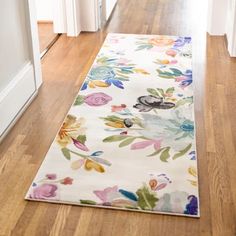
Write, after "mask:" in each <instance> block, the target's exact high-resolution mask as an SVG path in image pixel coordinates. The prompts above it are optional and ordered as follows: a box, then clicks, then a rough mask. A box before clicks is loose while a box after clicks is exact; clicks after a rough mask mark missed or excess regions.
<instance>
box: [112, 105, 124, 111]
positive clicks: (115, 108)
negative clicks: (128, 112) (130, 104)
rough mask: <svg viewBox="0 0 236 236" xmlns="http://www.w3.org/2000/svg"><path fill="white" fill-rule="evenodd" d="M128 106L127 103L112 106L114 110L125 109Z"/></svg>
mask: <svg viewBox="0 0 236 236" xmlns="http://www.w3.org/2000/svg"><path fill="white" fill-rule="evenodd" d="M125 108H126V105H125V104H121V105H120V106H115V105H114V106H111V111H112V112H117V111H123V110H124V109H125Z"/></svg>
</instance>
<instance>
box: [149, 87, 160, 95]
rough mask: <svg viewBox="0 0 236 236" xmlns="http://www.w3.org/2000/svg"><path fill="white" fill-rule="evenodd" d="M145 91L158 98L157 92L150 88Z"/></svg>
mask: <svg viewBox="0 0 236 236" xmlns="http://www.w3.org/2000/svg"><path fill="white" fill-rule="evenodd" d="M147 91H148V92H149V93H150V94H152V95H154V96H159V94H158V92H157V91H156V89H152V88H148V89H147Z"/></svg>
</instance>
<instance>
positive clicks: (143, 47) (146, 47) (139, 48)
mask: <svg viewBox="0 0 236 236" xmlns="http://www.w3.org/2000/svg"><path fill="white" fill-rule="evenodd" d="M150 48H153V46H152V45H151V44H142V45H140V46H139V47H138V48H137V49H136V51H139V50H143V49H150Z"/></svg>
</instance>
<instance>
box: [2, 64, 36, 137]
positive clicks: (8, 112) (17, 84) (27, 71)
mask: <svg viewBox="0 0 236 236" xmlns="http://www.w3.org/2000/svg"><path fill="white" fill-rule="evenodd" d="M36 94H37V89H36V87H35V80H34V68H33V65H32V63H30V62H28V63H27V64H26V65H25V66H24V67H23V68H22V69H21V71H20V72H19V73H18V74H17V75H16V76H15V77H14V78H13V79H12V80H11V82H10V83H9V84H8V85H7V87H6V88H5V89H4V90H3V91H2V92H1V93H0V114H1V118H0V119H1V121H0V141H1V140H2V139H3V137H5V135H6V134H7V133H8V132H9V130H10V129H11V128H12V127H13V125H14V124H15V122H16V121H17V120H18V119H19V117H20V116H21V114H22V113H23V111H24V110H25V109H26V108H27V107H28V105H29V104H30V102H31V101H32V100H33V98H34V96H35V95H36Z"/></svg>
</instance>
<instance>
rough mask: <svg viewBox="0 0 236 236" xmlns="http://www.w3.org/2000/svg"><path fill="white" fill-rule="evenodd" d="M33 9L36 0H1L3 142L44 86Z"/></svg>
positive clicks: (0, 120)
mask: <svg viewBox="0 0 236 236" xmlns="http://www.w3.org/2000/svg"><path fill="white" fill-rule="evenodd" d="M29 9H33V11H29ZM34 9H35V8H34V0H21V1H18V0H11V1H9V0H2V1H1V8H0V14H1V21H0V27H1V29H2V30H1V31H0V42H1V43H0V51H1V54H0V78H1V79H0V141H1V140H2V138H3V137H4V136H5V134H6V133H7V132H8V131H9V130H10V128H11V127H12V126H13V125H14V123H15V122H16V120H17V119H18V118H19V117H20V115H21V114H22V112H23V111H24V110H25V108H26V107H27V106H28V105H29V104H30V102H31V101H32V99H33V98H34V96H35V95H36V94H37V90H38V88H39V87H40V85H41V83H42V78H41V66H40V54H39V43H38V34H37V25H36V18H35V12H34ZM29 12H30V13H29Z"/></svg>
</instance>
